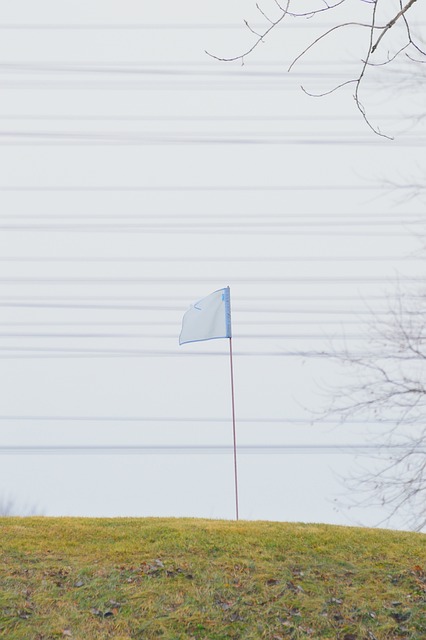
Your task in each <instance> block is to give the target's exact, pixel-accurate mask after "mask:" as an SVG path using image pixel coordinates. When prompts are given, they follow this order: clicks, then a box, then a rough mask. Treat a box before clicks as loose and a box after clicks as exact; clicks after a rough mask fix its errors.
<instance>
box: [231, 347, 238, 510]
mask: <svg viewBox="0 0 426 640" xmlns="http://www.w3.org/2000/svg"><path fill="white" fill-rule="evenodd" d="M229 357H230V363H231V399H232V433H233V436H234V479H235V519H236V520H238V473H237V432H236V428H235V394H234V363H233V359H232V338H229Z"/></svg>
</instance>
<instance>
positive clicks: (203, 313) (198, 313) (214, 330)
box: [179, 287, 232, 344]
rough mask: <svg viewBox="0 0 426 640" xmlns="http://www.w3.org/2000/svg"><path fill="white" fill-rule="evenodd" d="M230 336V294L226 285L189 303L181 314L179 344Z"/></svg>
mask: <svg viewBox="0 0 426 640" xmlns="http://www.w3.org/2000/svg"><path fill="white" fill-rule="evenodd" d="M231 337H232V334H231V296H230V290H229V287H226V288H225V289H219V290H218V291H214V292H213V293H211V294H210V295H209V296H207V297H206V298H202V299H201V300H198V302H196V303H195V304H193V305H191V307H190V309H188V311H187V312H186V313H185V315H184V316H183V320H182V331H181V332H180V336H179V344H185V343H186V342H200V341H201V340H214V339H215V338H231Z"/></svg>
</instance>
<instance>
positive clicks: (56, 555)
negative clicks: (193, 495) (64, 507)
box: [0, 518, 426, 640]
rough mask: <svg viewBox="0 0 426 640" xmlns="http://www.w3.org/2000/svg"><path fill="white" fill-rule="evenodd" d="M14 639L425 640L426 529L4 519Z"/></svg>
mask: <svg viewBox="0 0 426 640" xmlns="http://www.w3.org/2000/svg"><path fill="white" fill-rule="evenodd" d="M0 541H1V549H2V551H1V567H0V572H1V573H0V637H1V638H7V640H53V639H56V638H74V639H75V640H77V639H78V640H92V639H99V640H105V639H108V638H115V639H116V640H130V639H132V640H133V639H138V640H139V639H140V640H150V639H154V638H162V639H163V640H178V639H179V640H180V639H187V640H203V639H209V640H210V639H211V640H222V639H224V638H230V639H231V638H232V639H237V638H241V639H244V640H250V639H255V638H266V639H270V640H283V639H290V638H291V639H299V638H311V639H319V638H333V639H340V640H374V639H376V640H384V639H386V640H388V639H389V640H390V639H401V638H407V639H408V638H409V639H412V640H424V639H425V638H426V538H425V536H424V535H422V534H414V533H402V532H393V531H385V530H373V529H359V528H350V527H334V526H327V525H308V524H306V525H305V524H283V523H270V522H239V523H236V522H223V521H209V520H190V519H82V518H0Z"/></svg>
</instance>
